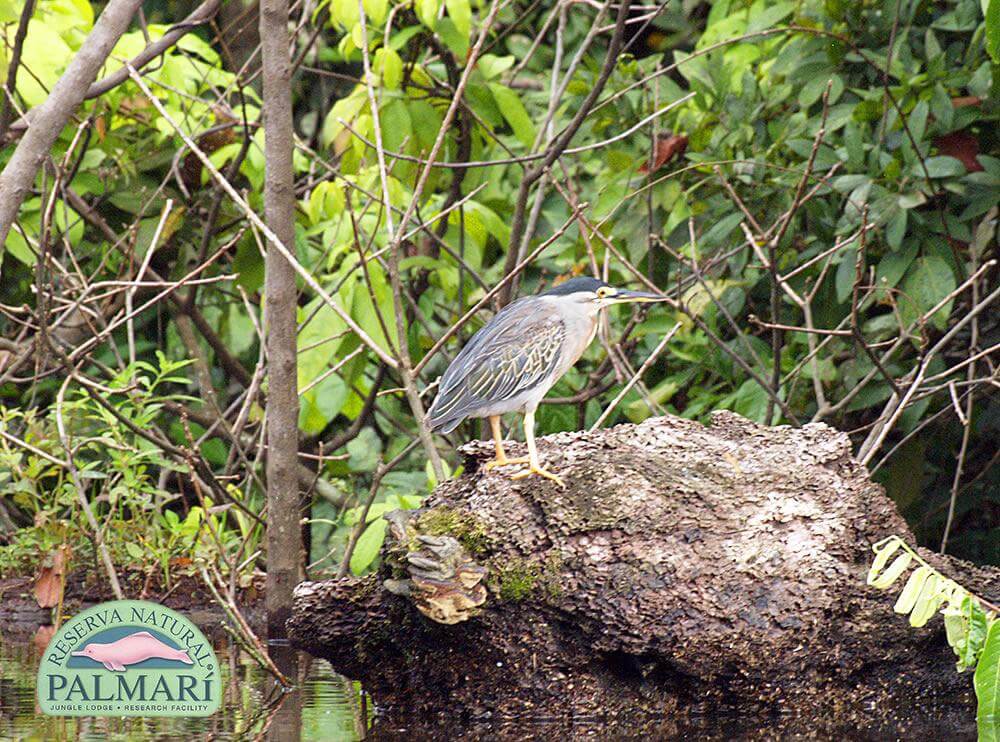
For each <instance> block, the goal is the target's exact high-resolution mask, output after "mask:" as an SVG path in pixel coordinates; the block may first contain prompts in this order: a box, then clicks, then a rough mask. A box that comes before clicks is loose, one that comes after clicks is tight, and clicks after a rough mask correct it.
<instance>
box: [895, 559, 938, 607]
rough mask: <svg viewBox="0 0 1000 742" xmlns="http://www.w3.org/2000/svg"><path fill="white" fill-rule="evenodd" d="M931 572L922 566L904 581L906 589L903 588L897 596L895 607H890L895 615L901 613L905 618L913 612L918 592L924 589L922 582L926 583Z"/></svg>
mask: <svg viewBox="0 0 1000 742" xmlns="http://www.w3.org/2000/svg"><path fill="white" fill-rule="evenodd" d="M931 571H932V570H931V568H930V567H926V566H923V565H921V566H920V567H917V568H916V569H915V570H913V574H911V575H910V579H908V580H907V581H906V587H904V588H903V592H901V593H900V594H899V598H898V599H897V600H896V605H894V606H893V607H892V609H893V610H894V611H896V613H901V614H903V615H904V616H905V615H907V614H908V613H909V612H910V611H912V610H913V606H915V605H916V604H917V597H919V595H920V591H921V590H922V589H923V587H924V582H926V581H927V577H928V575H930V574H931Z"/></svg>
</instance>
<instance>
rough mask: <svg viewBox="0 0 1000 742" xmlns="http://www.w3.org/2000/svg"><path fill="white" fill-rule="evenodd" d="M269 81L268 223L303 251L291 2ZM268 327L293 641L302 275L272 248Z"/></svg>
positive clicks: (273, 481)
mask: <svg viewBox="0 0 1000 742" xmlns="http://www.w3.org/2000/svg"><path fill="white" fill-rule="evenodd" d="M260 29H261V34H260V36H261V39H262V48H261V54H262V61H263V77H264V157H265V162H266V172H265V181H264V210H265V215H266V218H267V224H268V226H269V227H270V228H271V229H272V231H273V232H274V234H275V236H276V237H277V238H278V239H279V240H281V242H282V244H284V245H285V246H286V247H287V248H288V250H290V251H291V252H292V254H294V252H295V192H294V190H293V171H292V153H293V146H294V142H293V134H294V129H293V122H292V89H291V60H290V57H289V44H290V38H289V33H288V0H264V1H263V2H262V3H261V8H260ZM265 271H266V277H265V280H266V285H265V313H266V321H267V379H268V389H267V635H268V637H269V638H270V639H280V638H284V636H285V622H286V621H287V619H288V615H289V612H290V609H291V602H292V589H293V588H294V586H295V584H296V583H297V582H298V581H299V580H300V579H302V532H301V527H300V523H299V521H300V512H301V505H300V503H299V476H298V471H299V461H298V451H299V396H298V380H297V371H296V368H297V366H296V352H297V340H296V338H297V335H298V316H297V310H298V292H297V289H296V286H295V270H294V269H293V268H292V266H291V264H290V263H289V262H288V260H286V259H285V257H284V256H283V255H282V254H281V253H280V252H278V250H277V249H276V248H275V247H274V245H272V244H268V247H267V258H266V264H265Z"/></svg>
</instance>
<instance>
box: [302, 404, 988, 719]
mask: <svg viewBox="0 0 1000 742" xmlns="http://www.w3.org/2000/svg"><path fill="white" fill-rule="evenodd" d="M517 448H518V447H517V446H516V445H512V446H511V449H513V453H514V454H515V455H519V454H520V453H521V451H519V450H517ZM540 451H541V454H542V458H543V461H544V463H545V464H546V466H548V467H550V468H552V469H553V470H555V471H557V472H558V473H559V474H560V476H562V478H563V479H564V480H565V482H566V488H565V489H561V488H560V487H559V486H558V485H556V484H554V483H552V482H549V481H547V480H544V479H541V478H530V479H522V480H517V481H512V480H510V479H509V478H508V477H507V476H505V473H504V471H503V470H497V469H494V470H492V471H489V472H486V471H484V468H483V467H482V466H481V464H482V463H483V462H484V461H486V460H488V459H489V458H490V456H491V454H492V446H491V445H490V444H488V443H486V442H481V441H476V442H473V443H470V444H468V445H466V446H464V447H463V449H462V452H463V454H464V455H465V461H466V464H465V466H466V469H465V473H464V474H463V475H462V476H461V477H459V478H458V479H455V480H452V481H449V482H446V483H444V484H442V485H441V486H439V487H438V488H437V489H436V490H435V491H434V493H433V494H432V495H431V496H430V498H429V499H428V501H427V503H426V507H425V508H424V509H423V510H421V511H413V512H410V513H398V514H396V515H395V516H394V517H393V518H392V519H391V521H390V528H389V536H388V539H387V544H386V547H385V550H384V552H383V565H382V567H381V569H380V571H379V573H378V574H376V575H372V576H369V577H365V578H362V579H352V578H348V579H341V580H329V581H324V582H306V583H303V584H301V585H299V587H298V588H297V590H296V593H295V603H294V607H293V615H292V619H291V621H290V625H289V629H290V634H291V638H292V642H293V643H294V644H295V645H296V646H298V647H300V648H302V649H304V650H306V651H308V652H310V653H312V654H314V655H317V656H320V657H325V658H328V659H329V660H330V661H331V662H332V663H333V665H334V667H335V668H336V669H337V670H338V671H340V672H342V673H344V674H346V675H348V676H350V677H352V678H356V679H359V680H361V681H362V683H363V685H364V687H365V688H366V690H368V691H369V692H371V693H372V694H373V695H374V698H375V700H376V702H377V703H378V704H380V705H382V706H386V707H388V708H390V709H396V710H401V711H402V712H403V713H406V714H419V713H420V712H421V711H422V710H430V711H434V710H441V709H443V708H447V709H448V713H449V714H450V715H451V717H452V718H454V717H455V716H456V715H458V714H465V715H466V716H467V717H476V716H483V715H494V717H495V715H501V716H503V715H507V714H510V715H517V716H520V717H523V716H525V715H530V714H532V713H533V712H536V713H538V714H541V715H546V716H560V715H576V716H579V715H587V716H594V715H598V716H615V715H620V714H625V715H628V717H629V718H634V717H635V715H636V713H637V712H638V711H640V710H644V711H649V712H652V713H654V714H676V713H678V712H679V711H681V710H684V709H692V708H695V709H698V710H700V711H702V712H704V711H706V710H709V709H720V708H724V707H728V708H734V707H735V708H737V709H739V711H740V713H744V714H745V713H749V712H751V711H756V712H759V711H761V710H763V709H769V710H774V709H779V708H780V709H783V710H793V711H800V712H802V711H807V712H809V713H810V714H821V713H823V712H824V711H826V712H831V711H835V710H839V711H837V713H838V714H840V715H839V717H838V718H840V719H841V720H843V719H844V718H845V717H844V713H845V711H844V710H845V709H848V710H850V713H852V714H857V715H860V716H869V715H871V714H881V715H891V714H893V713H896V712H898V711H899V710H900V709H902V710H903V711H904V715H910V714H911V711H912V709H914V708H915V707H917V706H920V707H922V708H925V709H926V708H927V707H928V706H929V705H934V704H937V705H939V706H940V705H948V706H949V708H954V707H956V706H957V707H961V709H962V713H967V714H969V718H970V719H971V718H973V716H974V710H973V709H974V699H973V696H972V686H971V678H970V674H969V673H966V674H964V675H960V674H958V673H956V672H955V671H954V658H953V656H952V654H951V651H950V649H949V648H948V647H947V645H946V644H945V642H944V638H943V635H944V631H943V628H942V625H941V620H940V619H939V618H937V619H934V620H933V621H932V622H931V623H930V624H929V625H928V626H927V627H924V628H922V629H913V628H911V627H910V626H909V625H908V623H907V621H906V619H905V618H903V617H900V616H896V615H895V614H894V613H893V611H892V605H893V601H894V597H895V595H894V594H889V593H885V592H881V591H878V590H875V589H873V588H870V587H868V586H867V585H866V584H865V574H866V570H867V567H868V564H869V562H870V560H871V557H872V552H871V548H870V547H871V545H872V544H873V543H875V542H876V541H878V540H880V539H882V538H884V537H885V536H888V535H890V534H899V535H900V536H902V537H903V538H905V539H907V540H908V541H910V542H911V543H912V542H913V538H912V535H911V534H910V532H909V529H908V528H907V526H906V524H905V523H904V521H903V520H902V518H900V516H899V514H898V513H897V511H896V508H895V506H894V504H893V503H892V501H891V500H889V499H888V498H887V497H886V496H885V494H884V492H883V490H882V488H881V487H880V486H879V485H877V484H875V483H873V482H872V481H871V480H870V479H869V476H868V473H867V472H866V470H865V469H864V467H862V466H861V465H860V464H858V463H857V462H856V461H855V460H854V459H853V458H852V456H851V449H850V441H849V440H848V437H847V436H846V435H845V434H844V433H840V432H838V431H836V430H834V429H832V428H830V427H828V426H827V425H824V424H810V425H805V426H803V427H801V428H791V427H785V426H781V427H773V428H768V427H763V426H759V425H756V424H754V423H751V422H749V421H747V420H745V419H743V418H741V417H739V416H737V415H735V414H732V413H728V412H719V413H717V414H715V415H714V416H713V420H712V424H711V425H710V426H708V427H705V426H702V425H700V424H698V423H695V422H691V421H689V420H683V419H680V418H675V417H660V418H655V419H650V420H647V421H646V422H644V423H642V424H640V425H621V426H618V427H615V428H611V429H607V430H599V431H595V432H587V433H561V434H558V435H553V436H548V437H546V438H543V439H541V440H540ZM507 473H508V474H509V472H507ZM923 555H924V556H925V558H927V559H928V560H929V561H931V562H932V563H933V564H935V565H936V566H937V567H938V568H939V569H940V570H941V571H942V572H944V573H945V574H947V575H949V576H951V577H953V578H954V579H956V580H957V581H959V582H960V583H962V584H964V585H965V586H966V587H967V588H969V589H970V590H973V591H975V592H978V593H979V594H980V595H982V596H984V597H986V598H987V599H991V600H994V601H995V600H996V597H997V588H998V585H1000V582H998V580H997V579H996V578H997V576H998V574H1000V571H998V570H995V569H987V568H977V567H974V566H972V565H969V564H967V563H965V562H961V561H959V560H956V559H952V558H949V557H938V556H936V555H933V554H930V553H928V552H923ZM451 619H455V620H454V621H453V622H452V621H451Z"/></svg>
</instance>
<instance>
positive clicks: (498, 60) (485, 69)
mask: <svg viewBox="0 0 1000 742" xmlns="http://www.w3.org/2000/svg"><path fill="white" fill-rule="evenodd" d="M513 66H514V56H513V55H510V56H506V57H498V56H496V55H495V54H484V55H483V56H481V57H480V58H479V61H478V62H476V69H478V70H479V71H480V73H482V75H483V77H485V78H486V79H487V80H492V79H493V78H494V77H498V76H500V75H501V74H503V73H504V72H506V71H507V70H509V69H510V68H511V67H513Z"/></svg>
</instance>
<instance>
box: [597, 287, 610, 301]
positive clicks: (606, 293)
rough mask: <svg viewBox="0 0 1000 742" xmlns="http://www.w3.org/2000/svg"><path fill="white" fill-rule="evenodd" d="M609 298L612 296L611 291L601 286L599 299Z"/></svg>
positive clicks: (598, 293)
mask: <svg viewBox="0 0 1000 742" xmlns="http://www.w3.org/2000/svg"><path fill="white" fill-rule="evenodd" d="M609 296H611V289H609V288H608V287H607V286H601V288H599V289H597V297H598V298H599V299H606V298H607V297H609Z"/></svg>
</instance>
